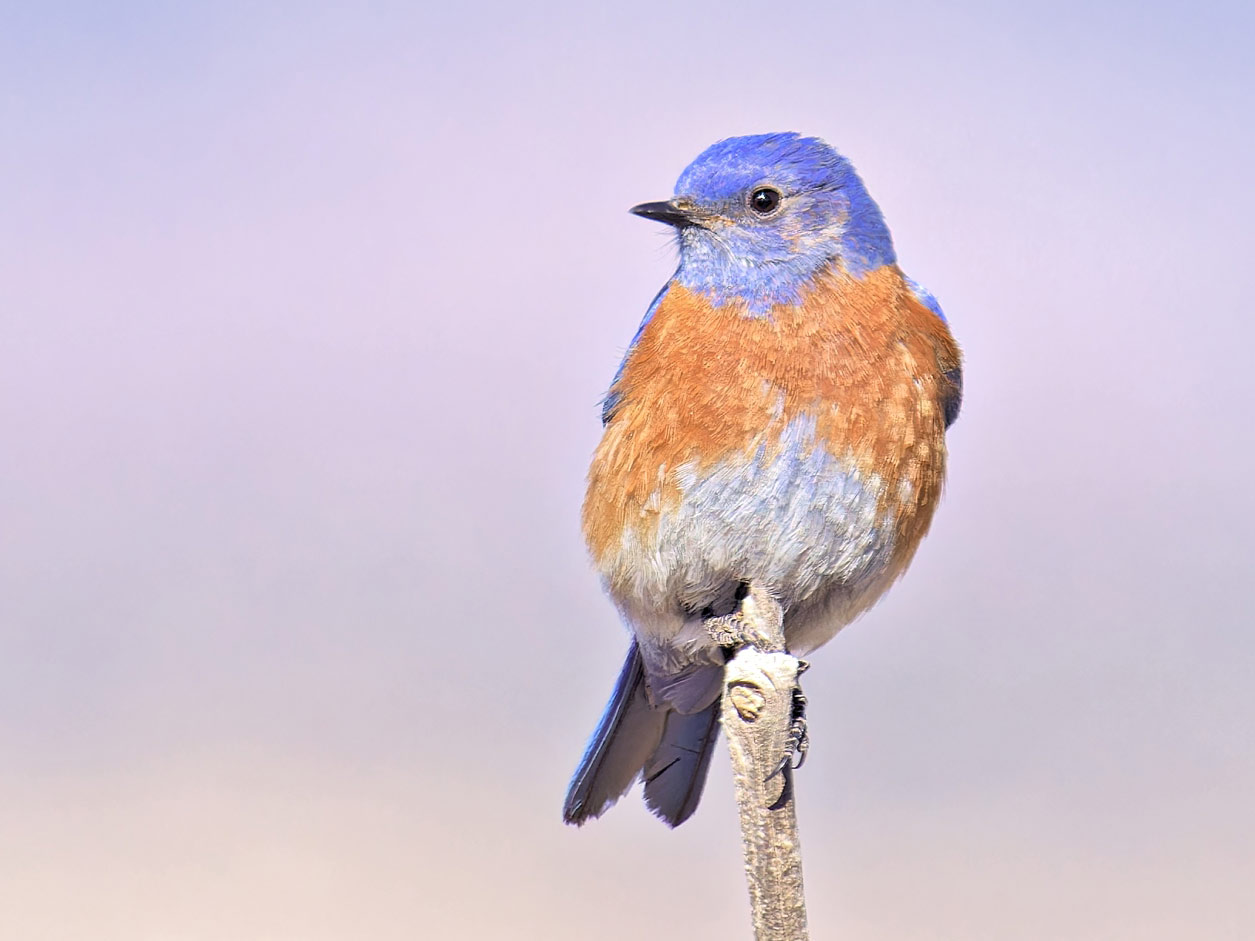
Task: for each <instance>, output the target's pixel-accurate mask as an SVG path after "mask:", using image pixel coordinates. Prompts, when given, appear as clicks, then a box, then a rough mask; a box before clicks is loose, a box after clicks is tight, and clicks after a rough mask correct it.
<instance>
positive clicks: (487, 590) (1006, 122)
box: [0, 2, 1255, 941]
mask: <svg viewBox="0 0 1255 941" xmlns="http://www.w3.org/2000/svg"><path fill="white" fill-rule="evenodd" d="M15 6H16V5H6V7H5V9H4V12H3V19H2V20H0V121H2V122H3V132H2V133H0V442H2V443H3V444H2V447H0V846H3V848H4V849H3V852H2V853H0V936H3V937H5V938H14V939H17V938H21V939H88V938H90V939H93V941H98V939H119V941H141V939H153V941H195V939H215V941H217V939H231V941H252V939H267V941H270V939H283V941H287V939H291V941H307V939H311V941H312V939H360V938H370V939H393V938H395V939H402V938H404V939H413V938H443V937H449V938H527V939H568V938H569V939H602V938H604V939H629V938H630V939H640V938H658V939H663V938H686V939H696V938H736V937H745V938H747V937H749V927H748V902H747V900H746V894H745V888H744V885H743V882H742V877H741V872H740V859H739V852H740V850H739V840H738V836H737V828H736V817H735V808H734V804H733V800H732V796H731V788H730V782H729V774H728V768H727V759H726V757H725V754H724V752H723V751H722V750H721V751H720V752H719V757H718V758H716V762H715V765H714V767H713V773H712V777H711V783H710V787H709V789H708V791H707V797H706V800H705V802H704V805H703V806H702V808H701V811H700V812H699V814H698V815H697V816H696V817H695V818H694V819H693V820H692V821H691V822H690V823H688V824H687V825H685V826H684V827H682V828H681V829H679V830H677V831H675V832H669V831H667V830H666V829H665V828H663V827H662V826H661V825H659V824H657V823H656V822H655V821H654V820H653V819H652V818H650V817H649V816H648V815H647V814H646V812H645V811H644V809H643V807H642V806H641V804H640V801H639V800H638V799H637V797H636V796H635V795H633V796H631V797H630V798H629V799H628V800H627V801H625V802H624V803H623V804H622V805H621V806H620V807H618V808H617V809H616V810H615V811H614V812H613V813H611V814H610V815H609V816H608V817H606V818H605V819H604V820H602V821H599V822H597V823H596V824H594V825H591V826H589V827H587V828H585V829H583V830H581V831H576V830H573V829H567V828H564V827H563V826H562V825H561V823H560V820H559V807H560V803H561V799H562V795H563V791H564V787H565V784H566V778H567V775H568V774H569V772H570V771H571V769H572V768H573V766H574V763H575V761H576V759H577V758H578V756H579V754H580V752H581V749H582V747H583V743H584V741H585V737H586V736H587V734H588V733H589V732H590V731H591V729H592V726H593V724H594V722H595V720H596V718H597V716H598V715H599V712H600V710H601V707H602V705H603V702H604V699H605V697H606V695H607V694H608V692H609V689H610V686H611V683H612V680H613V679H614V676H615V673H616V670H617V669H618V667H619V662H620V657H621V655H622V651H623V648H624V644H625V640H624V636H623V633H622V631H621V629H620V627H619V625H618V624H617V622H616V618H615V616H614V614H613V612H612V610H611V607H610V605H609V604H608V603H607V602H606V601H605V600H604V599H603V598H602V596H601V594H600V591H599V588H598V585H597V583H596V580H595V578H594V576H593V575H592V573H591V571H590V569H589V566H588V564H587V562H586V561H585V558H584V550H583V546H582V543H581V540H580V536H579V531H578V511H579V505H580V501H581V498H582V488H583V475H584V471H585V469H586V466H587V460H588V457H589V455H590V453H591V451H592V448H593V446H594V444H595V442H596V440H597V438H598V435H599V430H600V428H599V421H598V400H599V398H600V396H601V394H602V392H603V391H604V389H605V387H606V385H607V383H608V381H609V378H610V376H611V374H612V373H613V371H614V368H615V366H616V365H617V363H618V361H619V358H620V356H621V355H622V352H623V350H624V347H625V345H626V343H627V342H628V340H629V339H630V337H631V335H632V332H633V330H634V329H635V327H636V325H637V323H638V321H639V319H640V317H641V315H642V313H643V311H644V309H645V307H646V305H647V303H648V301H649V299H650V298H651V297H652V296H653V294H654V292H655V290H656V289H657V288H658V286H659V285H660V284H661V283H662V281H663V280H664V279H665V278H666V277H667V276H668V275H669V273H670V271H671V266H672V264H673V260H672V253H671V249H670V247H669V242H668V239H667V237H666V235H665V233H664V232H663V231H662V230H661V227H657V226H653V225H651V224H649V223H647V222H645V221H642V220H639V219H635V218H633V217H631V216H629V215H628V214H627V212H626V209H627V207H628V206H630V205H632V204H633V203H635V202H638V201H642V200H648V199H657V198H661V197H664V196H666V195H667V194H669V192H670V190H671V186H672V184H673V181H674V179H675V178H676V176H677V175H678V174H679V172H680V170H681V169H682V168H683V167H684V165H685V164H686V163H687V162H688V161H689V160H690V159H691V158H692V157H693V156H695V155H696V154H697V153H698V152H699V151H700V150H701V149H702V148H704V147H705V146H706V145H707V144H709V143H711V142H712V141H714V140H715V139H717V138H720V137H725V136H729V135H732V134H739V133H748V132H758V131H764V130H782V129H796V130H800V131H804V132H807V133H813V134H819V135H821V136H824V137H826V138H828V139H829V140H830V141H832V142H833V143H835V144H837V145H838V146H839V147H840V148H841V149H842V150H843V151H844V152H846V153H847V154H848V155H849V156H850V157H851V158H852V159H853V160H854V161H855V163H856V165H857V166H858V167H859V168H860V170H861V171H862V173H863V175H864V177H865V179H866V180H867V182H868V185H869V187H870V189H871V190H872V192H873V194H874V195H875V197H876V198H877V199H878V200H879V202H880V204H881V206H882V207H883V209H884V211H885V214H886V216H887V218H888V219H889V222H890V224H891V225H892V227H893V231H894V234H895V238H896V240H897V244H898V249H899V253H900V256H901V259H902V263H903V266H904V268H905V269H906V270H907V271H908V272H909V273H910V274H911V275H913V276H914V277H915V278H917V279H919V280H920V281H921V282H923V283H924V284H926V285H928V286H929V287H930V288H931V289H932V290H933V291H934V292H935V293H936V294H937V295H938V297H939V298H940V299H941V301H942V303H943V304H944V306H945V308H946V310H947V311H948V313H949V315H950V318H951V322H952V324H953V326H954V328H955V331H956V333H957V334H958V336H959V338H960V340H961V342H962V343H963V345H964V348H965V351H966V355H967V367H966V401H965V403H964V411H963V415H962V418H961V419H960V421H959V423H958V425H957V426H956V427H955V429H954V430H953V433H952V434H951V451H952V477H951V484H950V487H949V491H948V496H947V499H946V502H945V505H944V506H943V508H942V510H941V512H940V514H939V516H938V518H937V521H936V524H935V526H934V532H933V534H932V536H931V537H930V538H929V540H928V541H927V543H926V544H925V546H924V548H923V550H922V551H921V553H920V555H919V557H918V560H917V561H916V563H915V565H914V568H913V570H912V571H911V573H910V574H909V576H908V577H907V579H906V580H905V581H904V582H903V583H902V584H901V585H899V586H898V587H897V588H896V589H895V590H894V591H893V592H892V593H891V595H890V597H889V598H888V599H887V600H886V601H885V602H884V603H883V604H881V605H880V606H879V607H878V608H877V609H876V610H874V611H873V612H872V613H871V614H869V615H868V616H867V617H866V618H864V619H863V620H862V621H861V622H860V623H858V624H857V625H856V626H854V627H853V628H851V629H850V630H848V631H847V632H845V633H844V634H842V635H841V636H840V637H839V638H838V639H837V640H836V641H835V642H834V643H833V644H831V645H830V646H829V647H828V648H826V649H825V650H824V651H823V652H822V653H821V654H820V655H818V656H817V657H815V658H814V662H815V668H814V669H813V670H812V672H811V673H810V674H809V676H808V677H807V680H808V682H807V692H808V694H809V696H810V699H811V704H812V705H811V720H812V734H813V749H812V754H811V759H810V762H809V764H808V766H807V768H806V769H805V771H804V773H803V774H802V775H801V777H800V798H799V800H800V813H801V817H802V825H803V846H804V850H805V859H806V878H807V885H808V890H809V891H808V895H809V904H810V913H811V919H812V923H813V925H814V934H813V936H814V937H815V938H816V939H823V938H860V939H935V938H955V939H989V941H1005V939H1008V938H1013V939H1067V941H1076V939H1163V938H1183V939H1184V938H1188V939H1195V938H1204V939H1250V938H1251V937H1255V891H1252V886H1255V730H1253V728H1252V726H1253V724H1255V683H1253V682H1252V677H1253V675H1255V634H1253V632H1252V630H1251V621H1252V601H1251V595H1252V591H1253V589H1255V579H1253V578H1252V575H1253V569H1255V537H1253V535H1252V524H1253V523H1255V494H1253V488H1252V467H1253V465H1255V420H1253V419H1252V415H1251V412H1252V403H1253V402H1255V380H1253V379H1252V375H1251V367H1250V363H1251V357H1250V350H1251V346H1252V344H1253V343H1255V326H1253V325H1252V324H1253V318H1252V311H1251V302H1250V297H1251V291H1250V286H1249V279H1250V272H1251V254H1252V248H1253V244H1252V241H1253V240H1252V235H1251V228H1252V221H1251V220H1252V218H1253V217H1255V197H1253V192H1255V188H1253V187H1252V184H1251V168H1252V166H1255V146H1253V145H1255V116H1253V113H1252V104H1251V102H1252V100H1253V98H1255V81H1253V79H1255V66H1253V64H1252V57H1251V55H1250V45H1251V35H1252V28H1253V27H1255V22H1253V16H1252V13H1251V9H1252V8H1251V6H1250V5H1249V4H1237V3H1234V4H1232V5H1231V6H1224V5H1212V6H1206V5H1204V6H1198V5H1193V4H1190V5H1187V4H1179V5H1175V6H1174V5H1171V4H1162V3H1151V4H1143V3H1132V2H1129V3H1107V4H1100V5H1093V4H1089V3H1069V2H1065V3H1062V4H1061V3H1058V2H1052V3H1032V4H1017V5H1015V11H1014V12H1008V11H1007V10H1004V9H1000V8H999V7H997V6H995V5H986V4H979V3H970V4H966V5H962V6H956V7H954V8H952V9H949V10H942V9H940V8H939V7H938V6H937V5H934V4H926V3H905V4H895V5H893V6H892V7H890V6H887V5H885V4H877V3H862V4H854V5H840V6H837V5H830V4H819V3H816V4H811V5H809V6H796V7H795V6H789V5H781V4H770V5H762V6H754V5H750V4H736V3H719V4H715V3H710V4H702V5H693V6H691V7H689V8H688V9H687V10H685V11H676V10H674V9H672V8H671V5H670V4H665V3H657V2H633V3H631V4H626V5H625V6H626V7H630V9H621V10H617V11H606V10H602V11H600V12H599V11H595V10H589V9H586V8H585V7H584V6H583V5H580V4H574V3H572V4H567V5H561V6H559V5H551V6H544V5H541V6H537V5H535V4H502V5H499V6H487V5H478V6H467V7H465V8H463V9H461V10H460V11H454V10H453V9H451V8H450V7H448V6H444V7H443V8H442V9H439V10H423V9H418V10H416V9H414V5H412V4H406V3H395V4H388V3H378V4H361V5H355V6H350V5H345V7H343V8H339V9H335V8H329V7H321V6H311V5H309V4H289V5H266V6H265V7H259V6H257V5H254V4H243V3H239V4H214V5H206V6H205V7H203V8H200V9H196V8H190V7H184V6H180V7H179V8H178V9H177V10H172V9H170V7H173V6H174V5H166V4H157V3H148V4H143V3H124V4H110V5H108V6H109V9H100V8H99V7H100V6H101V5H95V4H81V5H78V4H56V3H48V4H28V5H26V6H25V8H24V9H16V8H15ZM420 6H421V5H420Z"/></svg>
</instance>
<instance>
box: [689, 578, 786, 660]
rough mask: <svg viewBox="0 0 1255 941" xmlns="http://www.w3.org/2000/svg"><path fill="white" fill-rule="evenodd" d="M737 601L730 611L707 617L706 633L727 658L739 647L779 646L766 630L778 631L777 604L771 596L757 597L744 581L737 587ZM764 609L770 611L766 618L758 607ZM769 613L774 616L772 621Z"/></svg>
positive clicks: (767, 648)
mask: <svg viewBox="0 0 1255 941" xmlns="http://www.w3.org/2000/svg"><path fill="white" fill-rule="evenodd" d="M736 600H737V603H738V606H737V609H736V610H735V611H733V612H732V613H731V614H725V615H723V616H721V617H711V616H709V615H708V616H707V617H706V619H705V624H706V633H707V634H709V635H710V639H711V640H713V641H714V642H715V644H716V645H717V646H718V647H719V648H720V649H721V650H723V652H724V655H725V656H726V657H731V655H732V654H734V653H736V651H738V650H740V649H741V648H742V647H753V648H755V649H756V650H776V649H778V646H777V642H776V641H774V640H772V637H771V634H770V633H768V632H769V631H770V630H772V629H775V630H776V631H779V628H780V623H779V622H780V607H779V605H778V604H776V602H774V601H773V600H772V599H771V596H770V595H764V596H763V598H758V597H756V596H755V593H754V589H752V588H751V587H750V585H748V584H747V583H744V582H743V583H742V584H741V585H740V587H739V588H738V589H737V593H736ZM763 608H767V609H768V610H769V614H768V617H766V618H765V617H764V616H763V615H764V611H763V610H760V609H763ZM770 614H774V615H775V618H774V622H773V621H772V619H771V618H770Z"/></svg>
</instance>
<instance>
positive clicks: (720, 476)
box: [563, 132, 963, 827]
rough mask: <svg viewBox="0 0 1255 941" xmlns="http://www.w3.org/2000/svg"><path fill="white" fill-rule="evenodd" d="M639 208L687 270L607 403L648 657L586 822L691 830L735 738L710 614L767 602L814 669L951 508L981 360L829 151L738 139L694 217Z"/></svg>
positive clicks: (619, 548) (695, 203)
mask: <svg viewBox="0 0 1255 941" xmlns="http://www.w3.org/2000/svg"><path fill="white" fill-rule="evenodd" d="M630 211H631V212H632V213H634V214H635V215H637V216H641V217H644V218H646V219H650V220H655V221H657V222H661V223H665V224H666V225H669V226H671V227H672V229H673V231H674V235H675V240H676V243H677V245H678V248H679V263H678V266H677V268H676V270H675V273H674V274H673V275H672V277H671V278H670V280H668V281H667V283H666V284H665V285H664V286H663V287H662V290H661V291H659V292H658V294H657V296H656V297H655V298H654V300H653V302H652V303H651V304H650V305H649V307H648V309H647V311H646V313H645V317H644V320H643V321H642V323H641V324H640V327H639V329H638V330H637V331H636V335H635V336H634V337H633V339H632V341H631V344H630V345H629V347H628V350H627V353H626V355H625V356H624V358H623V361H622V363H621V365H620V366H619V369H618V371H617V372H616V374H615V375H614V378H613V380H612V381H611V383H610V387H609V390H608V392H607V393H606V396H605V398H604V400H603V403H602V413H601V418H602V423H603V426H604V427H603V434H602V438H601V441H600V443H599V445H598V446H597V449H596V452H595V454H594V456H593V459H592V464H591V467H590V469H589V473H588V489H587V493H586V496H585V500H584V505H583V513H582V528H583V534H584V537H585V541H586V542H587V545H588V549H589V553H590V556H591V558H592V561H593V565H594V566H595V568H596V570H597V572H598V574H599V576H600V579H601V581H602V583H603V586H604V588H605V590H606V592H607V593H608V594H609V596H610V598H611V600H612V601H613V603H614V605H615V607H616V608H617V609H618V612H619V614H620V615H621V617H622V619H623V621H625V622H626V624H627V626H628V627H629V628H630V634H631V639H630V646H629V649H628V653H627V657H626V659H625V661H624V664H623V668H622V670H621V671H620V673H619V677H618V680H617V682H616V684H615V688H614V692H613V694H612V695H611V698H610V701H609V703H608V704H607V706H606V709H605V712H604V714H603V715H602V718H601V720H600V722H599V723H598V725H597V727H596V730H595V731H594V733H593V735H592V737H591V739H590V740H589V743H588V746H587V748H586V750H585V752H584V754H583V757H582V758H581V760H580V763H579V765H578V767H577V769H576V771H575V774H574V776H573V778H572V780H571V783H570V786H569V789H568V792H567V795H566V800H565V802H564V805H563V818H564V820H565V821H566V822H567V823H570V824H576V825H581V824H583V823H585V822H587V821H589V820H591V819H593V818H595V817H598V816H600V815H601V814H602V813H604V812H605V811H606V810H607V809H608V808H609V807H610V806H611V805H612V804H614V803H615V802H616V801H618V800H619V798H621V797H622V796H624V795H625V794H626V793H627V791H628V790H630V789H631V786H632V785H633V783H634V782H635V781H636V780H637V779H638V778H642V779H643V780H644V782H645V783H644V799H645V803H646V805H647V807H648V808H649V809H650V810H651V811H652V812H653V813H654V814H655V815H656V816H658V817H659V818H661V819H662V820H663V821H664V822H665V823H667V824H668V825H670V826H672V827H675V826H678V825H680V824H681V823H683V822H684V821H685V820H687V819H688V818H689V817H690V816H691V815H692V814H693V812H694V810H695V809H696V808H697V805H698V802H699V800H700V798H701V793H702V789H703V786H704V784H705V780H706V777H707V771H708V769H709V765H710V757H711V753H712V750H713V748H714V744H715V742H716V740H717V736H718V715H719V704H720V697H721V692H722V671H723V665H724V663H725V662H726V652H725V651H724V650H723V649H721V648H720V647H719V646H718V644H717V643H716V642H715V640H714V639H713V637H712V634H711V632H710V631H709V630H708V629H707V626H708V623H709V621H710V619H711V618H721V617H726V616H728V615H730V614H732V613H733V612H735V610H736V609H737V605H738V603H739V601H740V599H741V598H743V597H744V596H745V594H746V592H747V590H748V586H751V585H757V586H761V587H762V588H763V589H764V590H766V591H767V592H768V593H769V595H770V596H771V598H772V599H774V601H775V602H776V603H778V604H779V606H780V608H781V609H782V611H783V628H784V636H785V642H786V645H787V647H788V649H789V651H790V652H791V653H793V654H795V655H799V656H802V655H806V654H809V653H810V652H812V651H814V650H815V649H816V648H818V647H819V646H821V645H822V644H824V643H826V642H827V641H829V640H830V639H831V638H832V637H833V636H834V635H835V634H836V633H837V632H838V631H839V630H840V629H841V628H843V627H844V626H846V625H847V624H849V623H850V622H851V621H852V620H854V619H855V618H856V617H858V616H859V615H860V614H862V613H863V612H864V611H866V610H867V609H868V608H870V607H871V606H872V605H873V604H874V603H875V602H876V601H877V600H878V599H879V598H880V597H881V596H882V595H883V594H884V592H885V591H886V590H887V589H888V588H889V586H890V585H891V584H892V583H893V582H894V581H895V580H896V579H897V578H898V577H899V576H900V575H901V574H902V573H903V571H904V570H905V569H906V567H907V565H908V564H909V563H910V561H911V559H912V557H913V556H914V554H915V551H916V549H917V547H918V546H919V544H920V542H921V540H922V539H923V537H924V535H925V533H926V532H927V531H928V529H929V526H930V524H931V522H932V519H933V515H934V511H935V510H936V507H937V504H938V502H939V499H940V496H941V491H942V484H943V479H944V475H945V465H946V441H945V436H946V430H947V429H948V428H949V427H950V426H951V425H952V424H953V423H954V421H955V419H956V418H957V416H958V413H959V407H960V403H961V400H962V395H963V379H962V365H961V354H960V351H959V347H958V345H957V344H956V342H955V340H954V337H953V336H952V334H951V332H950V328H949V325H948V322H947V320H946V317H945V315H944V314H943V312H942V309H941V307H940V305H939V304H938V302H937V301H936V299H935V298H934V297H933V296H932V295H931V294H930V293H928V291H926V290H925V289H924V288H923V287H921V286H920V285H919V284H917V283H916V282H915V281H913V280H912V279H911V278H909V277H907V276H906V275H905V274H903V272H902V270H901V268H899V266H898V264H897V256H896V254H895V251H894V246H893V240H892V238H891V236H890V233H889V229H888V227H887V226H886V224H885V220H884V217H883V215H882V213H881V211H880V208H879V207H878V205H877V204H876V202H875V201H874V200H873V199H872V197H871V196H870V194H869V193H868V191H867V188H866V186H865V185H864V183H863V181H862V179H861V178H860V177H859V175H858V173H857V172H856V171H855V169H854V167H853V165H852V164H851V163H850V161H849V160H848V159H847V158H846V157H844V156H842V155H841V154H840V153H838V152H837V151H836V150H835V149H834V148H833V147H831V146H830V145H829V144H827V143H825V142H824V141H823V140H821V139H820V138H817V137H805V136H802V135H800V134H798V133H796V132H787V133H769V134H755V135H750V136H742V137H730V138H727V139H724V140H720V141H718V142H716V143H715V144H713V145H711V146H710V147H708V148H707V149H706V150H705V151H703V152H702V153H701V154H700V155H698V157H697V158H696V159H695V160H694V161H693V162H692V163H691V164H690V165H689V166H688V167H687V168H686V169H685V170H684V172H683V173H682V174H681V175H680V177H679V180H678V181H677V183H676V186H675V192H674V195H673V197H672V198H671V199H668V200H665V201H661V202H647V203H642V204H640V205H637V206H634V207H633V208H632V209H631V210H630Z"/></svg>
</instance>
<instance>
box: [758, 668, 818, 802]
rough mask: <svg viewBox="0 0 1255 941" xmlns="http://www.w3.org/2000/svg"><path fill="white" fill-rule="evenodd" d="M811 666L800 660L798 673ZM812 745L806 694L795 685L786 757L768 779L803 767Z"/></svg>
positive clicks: (785, 748) (785, 744)
mask: <svg viewBox="0 0 1255 941" xmlns="http://www.w3.org/2000/svg"><path fill="white" fill-rule="evenodd" d="M809 666H810V664H809V663H807V662H806V661H805V660H799V661H798V671H797V672H798V674H799V675H800V674H802V673H803V672H805V671H806V669H807V667H809ZM810 747H811V739H810V735H809V734H808V733H807V731H806V694H805V693H803V692H802V687H800V686H795V687H793V719H792V721H791V722H790V723H789V731H788V733H787V735H786V737H785V740H784V757H782V758H781V759H780V763H779V764H778V765H776V767H775V769H774V770H773V771H772V772H771V774H769V775H768V776H767V780H769V781H770V780H771V779H772V778H774V777H775V776H776V775H778V774H780V773H781V772H782V771H784V769H785V768H791V769H793V770H794V771H796V770H797V769H798V768H800V767H802V765H804V764H805V763H806V753H807V752H808V751H810ZM795 759H796V760H795Z"/></svg>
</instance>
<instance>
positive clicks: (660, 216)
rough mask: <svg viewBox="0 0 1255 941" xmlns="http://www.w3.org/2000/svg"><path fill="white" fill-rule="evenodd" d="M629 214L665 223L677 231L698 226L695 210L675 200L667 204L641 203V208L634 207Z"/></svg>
mask: <svg viewBox="0 0 1255 941" xmlns="http://www.w3.org/2000/svg"><path fill="white" fill-rule="evenodd" d="M628 212H630V213H632V214H633V215H635V216H644V217H645V218H646V219H654V220H656V221H658V222H665V223H666V224H667V225H673V226H675V227H676V228H677V229H683V228H686V227H688V226H690V225H696V224H697V220H696V219H695V218H694V213H693V210H692V209H691V208H689V207H687V206H683V205H681V204H680V203H679V202H678V201H677V200H674V199H671V200H668V201H667V202H665V203H641V204H640V205H639V206H633V207H632V208H631V209H629V210H628Z"/></svg>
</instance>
